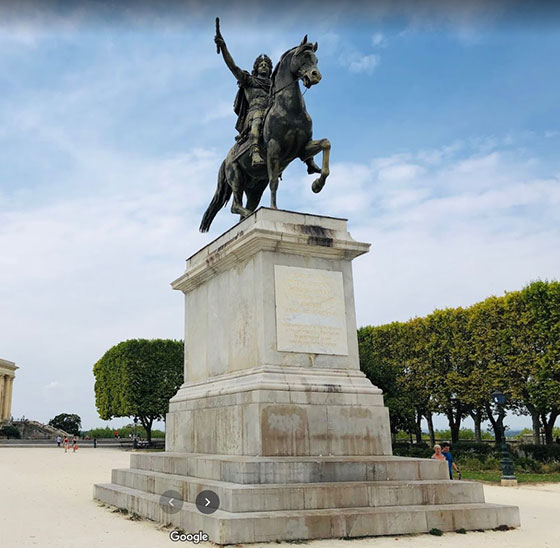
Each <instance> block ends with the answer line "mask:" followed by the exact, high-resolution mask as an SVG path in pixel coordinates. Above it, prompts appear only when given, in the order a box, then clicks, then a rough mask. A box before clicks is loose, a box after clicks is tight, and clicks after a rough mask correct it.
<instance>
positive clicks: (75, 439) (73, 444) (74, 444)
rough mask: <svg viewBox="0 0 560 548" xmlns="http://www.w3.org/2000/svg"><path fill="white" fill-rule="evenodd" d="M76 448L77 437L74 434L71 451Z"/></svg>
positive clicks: (74, 450)
mask: <svg viewBox="0 0 560 548" xmlns="http://www.w3.org/2000/svg"><path fill="white" fill-rule="evenodd" d="M77 450H78V438H77V437H76V436H74V439H73V440H72V453H75V452H76V451H77Z"/></svg>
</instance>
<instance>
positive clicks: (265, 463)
mask: <svg viewBox="0 0 560 548" xmlns="http://www.w3.org/2000/svg"><path fill="white" fill-rule="evenodd" d="M169 490H173V491H176V492H178V493H180V494H181V498H182V500H183V501H184V502H183V505H182V508H181V510H180V511H179V512H177V513H175V514H170V513H168V512H167V511H166V509H167V508H168V506H167V505H166V503H165V502H166V499H163V504H162V498H161V496H162V495H163V494H164V493H166V492H167V491H169ZM204 490H211V491H214V492H215V493H216V494H217V495H218V496H219V498H220V506H219V509H218V510H217V511H216V512H215V513H213V514H211V515H204V514H202V513H200V512H199V511H198V510H197V508H196V504H195V500H196V497H197V495H198V494H199V493H200V492H201V491H204ZM94 497H95V498H96V499H98V500H100V501H102V502H104V503H106V504H110V505H112V506H116V507H119V508H127V509H128V510H129V511H130V512H134V513H136V514H138V515H141V516H143V517H146V518H149V519H152V520H154V521H158V522H163V523H170V524H172V525H174V526H176V527H181V528H182V529H184V530H186V531H191V532H196V531H199V530H202V531H204V532H206V533H207V534H208V535H209V536H210V539H211V540H212V541H213V542H216V543H218V544H226V543H227V544H231V543H241V542H267V541H274V540H277V539H278V538H282V539H285V540H297V539H315V538H316V539H318V538H335V537H344V538H346V537H362V536H379V535H394V534H408V533H422V532H427V531H429V530H430V529H432V528H438V529H441V530H442V531H455V530H457V529H461V528H464V529H466V530H472V529H493V528H495V527H498V526H500V525H501V526H503V525H506V526H508V527H518V526H519V511H518V509H517V508H516V507H512V506H502V505H494V504H487V503H485V502H484V493H483V489H482V485H481V484H479V483H474V482H468V481H451V480H449V477H448V472H447V464H446V463H442V462H438V461H432V460H427V459H414V458H406V457H393V456H376V457H247V456H226V455H206V454H186V453H170V452H166V453H162V454H143V453H136V454H132V455H131V467H130V468H127V469H118V470H113V473H112V483H110V484H100V485H96V486H95V489H94Z"/></svg>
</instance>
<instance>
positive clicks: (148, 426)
mask: <svg viewBox="0 0 560 548" xmlns="http://www.w3.org/2000/svg"><path fill="white" fill-rule="evenodd" d="M140 422H141V423H142V426H143V427H144V430H146V438H147V441H148V445H152V424H153V423H154V419H153V418H150V417H140Z"/></svg>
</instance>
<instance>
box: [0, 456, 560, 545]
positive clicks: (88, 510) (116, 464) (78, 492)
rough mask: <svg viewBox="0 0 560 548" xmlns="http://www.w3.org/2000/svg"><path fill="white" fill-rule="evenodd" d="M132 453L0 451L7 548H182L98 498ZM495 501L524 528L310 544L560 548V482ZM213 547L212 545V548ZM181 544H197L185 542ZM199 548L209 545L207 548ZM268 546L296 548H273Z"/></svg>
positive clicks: (1, 530)
mask: <svg viewBox="0 0 560 548" xmlns="http://www.w3.org/2000/svg"><path fill="white" fill-rule="evenodd" d="M128 464H129V453H126V452H124V451H121V450H118V449H100V448H98V449H93V448H91V449H90V448H82V449H80V450H79V451H78V453H76V454H72V453H68V454H65V453H64V451H63V450H62V449H58V448H56V447H53V448H4V447H0V546H1V547H2V548H27V547H32V546H33V547H37V546H39V547H41V548H43V547H45V548H49V547H51V546H52V547H56V548H81V547H84V548H85V547H87V548H96V547H98V546H111V547H119V548H129V547H134V548H160V547H168V548H169V547H171V546H177V545H178V543H174V542H171V540H170V539H169V530H162V529H158V526H157V524H154V523H152V522H149V521H131V520H129V519H127V518H126V517H124V516H122V515H120V514H118V513H113V512H111V510H109V509H107V508H102V507H99V506H98V504H97V503H96V502H95V501H93V500H92V489H93V487H92V486H93V484H94V483H106V482H108V481H110V477H111V473H110V472H111V469H112V468H126V467H128ZM485 493H486V500H487V501H488V502H497V503H506V504H515V505H517V506H519V507H520V509H521V523H522V527H521V529H517V530H515V531H508V532H494V531H490V532H485V533H474V532H473V533H467V534H466V535H459V534H456V533H447V534H445V535H444V536H442V537H433V536H430V535H418V536H413V537H384V538H376V539H359V540H353V541H351V542H350V541H344V540H323V541H313V542H309V543H308V544H307V545H308V546H310V547H311V548H331V547H332V548H365V547H371V548H373V547H375V548H384V547H387V546H393V547H395V546H398V547H399V548H408V547H415V548H420V547H430V548H439V547H448V546H449V547H453V548H481V546H487V547H489V548H500V547H504V548H506V547H507V548H521V547H523V548H558V547H559V546H560V484H553V485H538V486H536V485H532V486H526V487H521V488H502V487H489V486H486V487H485ZM206 545H208V544H206ZM179 546H192V544H190V543H180V544H179ZM199 546H202V544H200V545H199ZM254 546H255V547H257V546H267V547H268V548H272V547H275V546H285V547H287V546H292V547H293V546H295V545H294V544H289V543H283V544H275V543H274V544H267V545H262V544H260V545H254Z"/></svg>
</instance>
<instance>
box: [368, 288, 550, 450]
mask: <svg viewBox="0 0 560 548" xmlns="http://www.w3.org/2000/svg"><path fill="white" fill-rule="evenodd" d="M358 340H359V345H360V362H361V368H362V370H363V371H364V373H365V374H366V375H367V376H368V377H369V379H370V380H371V381H372V382H373V383H374V384H375V385H376V386H379V387H380V388H382V389H383V391H384V392H385V403H386V405H387V407H388V408H389V412H390V414H391V428H392V430H393V432H397V431H399V430H404V431H407V432H415V434H416V437H417V439H418V440H420V439H421V421H422V418H425V419H426V421H427V423H428V429H429V432H430V436H431V438H432V440H433V437H434V434H433V432H434V429H433V423H432V416H433V415H434V414H443V415H445V416H446V417H447V419H448V422H449V428H450V430H451V438H452V441H457V440H458V439H459V430H460V428H461V421H462V420H463V419H465V418H466V417H469V416H470V417H472V419H473V421H474V425H475V433H476V438H477V439H478V440H479V441H480V440H481V437H482V436H481V423H482V422H483V421H485V420H489V421H490V422H491V424H492V426H493V428H494V431H495V432H496V431H497V417H496V416H495V415H496V414H495V410H494V409H493V408H492V406H491V403H490V393H491V392H492V391H493V390H496V389H498V390H501V391H502V392H503V393H504V394H505V395H506V397H507V401H506V408H507V409H508V410H509V411H512V412H513V413H516V414H528V415H530V416H531V418H532V422H533V435H534V443H536V444H538V443H540V437H539V431H540V429H541V427H543V428H544V432H545V439H546V443H547V444H551V443H553V433H552V429H553V427H554V423H555V421H556V418H557V417H558V414H559V413H560V282H556V281H553V282H546V281H536V282H533V283H531V284H529V285H527V286H526V287H524V288H523V289H522V290H521V291H514V292H511V293H506V294H505V295H504V296H503V297H490V298H488V299H486V300H485V301H483V302H480V303H477V304H475V305H473V306H471V307H470V308H448V309H445V310H435V311H434V312H433V313H432V314H430V315H428V316H426V317H424V318H414V319H412V320H410V321H408V322H406V323H401V322H393V323H391V324H387V325H381V326H378V327H363V328H361V329H360V330H359V331H358Z"/></svg>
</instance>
